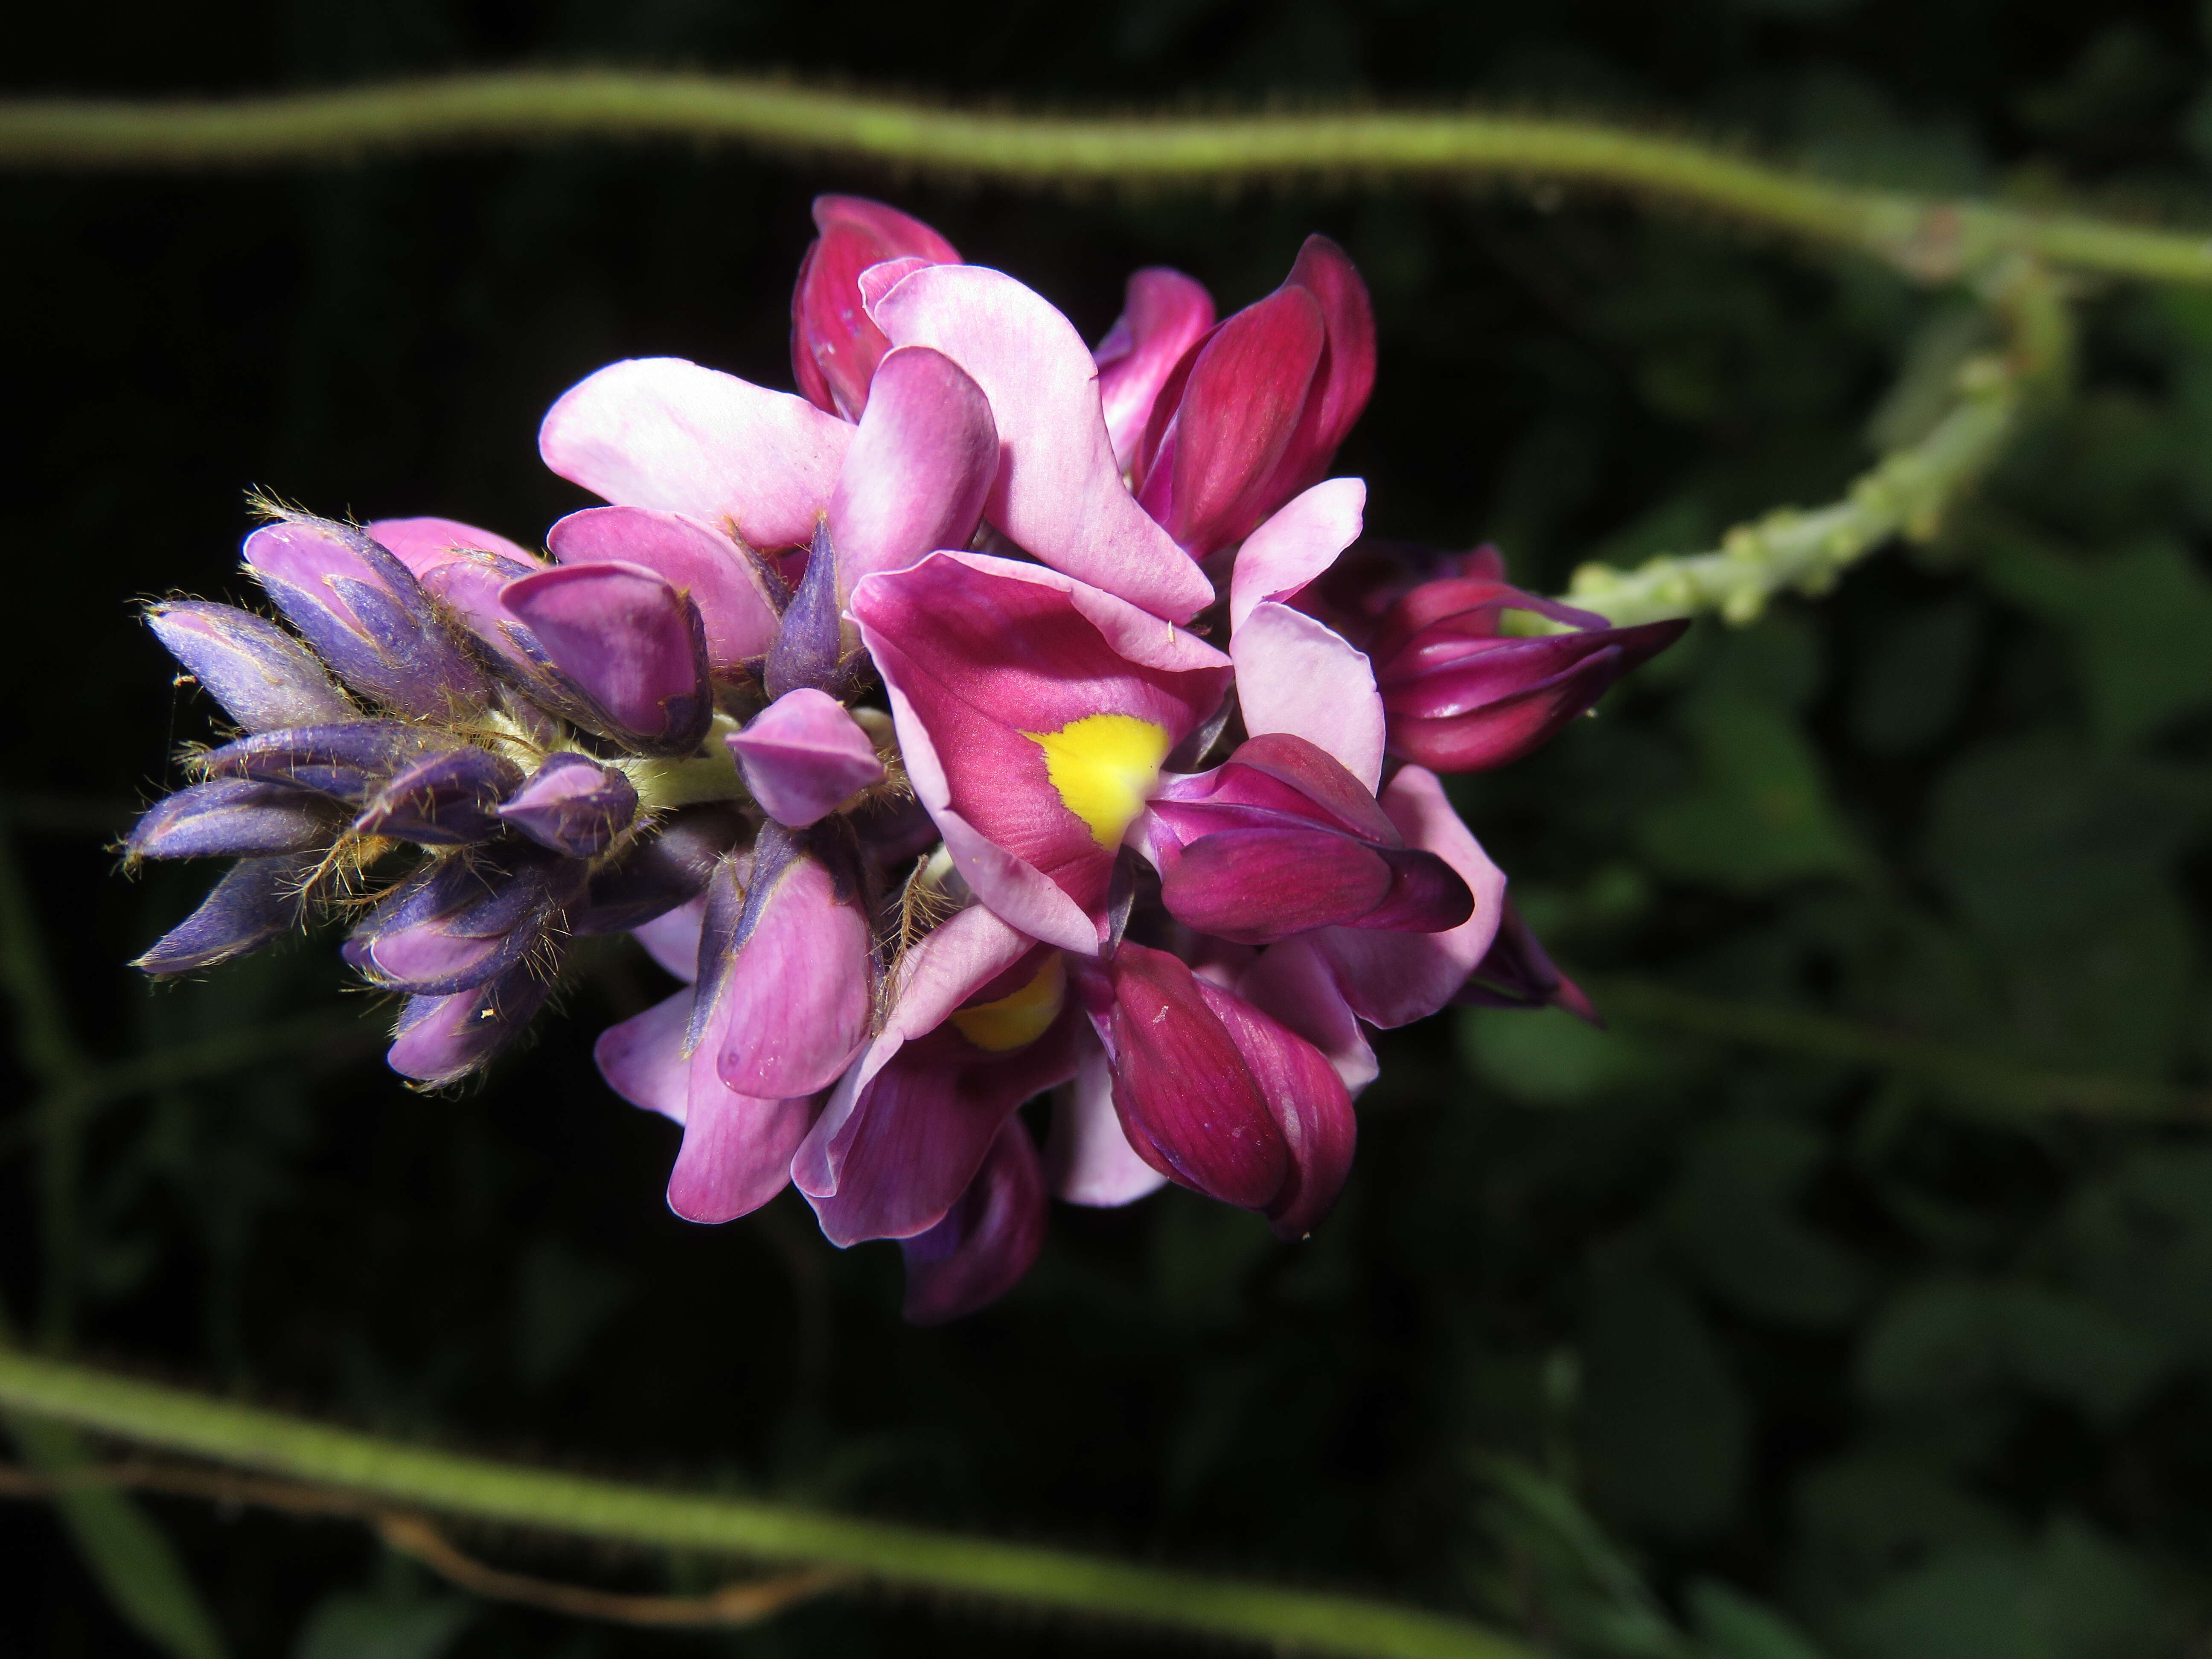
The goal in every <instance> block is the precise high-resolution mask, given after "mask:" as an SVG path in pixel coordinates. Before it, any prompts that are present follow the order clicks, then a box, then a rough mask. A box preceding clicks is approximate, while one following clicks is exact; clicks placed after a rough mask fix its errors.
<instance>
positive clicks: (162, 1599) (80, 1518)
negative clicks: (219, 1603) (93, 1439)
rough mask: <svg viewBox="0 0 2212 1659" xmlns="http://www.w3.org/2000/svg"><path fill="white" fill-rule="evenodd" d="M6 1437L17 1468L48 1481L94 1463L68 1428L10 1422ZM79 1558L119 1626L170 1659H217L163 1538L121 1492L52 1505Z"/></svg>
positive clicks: (204, 1613) (198, 1606)
mask: <svg viewBox="0 0 2212 1659" xmlns="http://www.w3.org/2000/svg"><path fill="white" fill-rule="evenodd" d="M7 1421H8V1429H9V1433H10V1434H12V1435H13V1436H14V1437H15V1443H16V1444H17V1445H18V1446H20V1447H21V1449H22V1452H23V1461H24V1462H27V1463H28V1464H29V1465H30V1466H31V1467H32V1468H35V1469H39V1470H42V1471H44V1472H45V1473H46V1474H59V1473H62V1472H64V1471H65V1470H69V1469H76V1468H84V1467H85V1466H86V1465H87V1464H89V1463H91V1462H93V1461H94V1459H93V1455H92V1453H91V1451H90V1449H88V1447H87V1446H86V1444H85V1441H84V1437H83V1436H82V1435H81V1434H79V1433H78V1432H77V1431H76V1430H75V1429H73V1428H70V1426H69V1425H66V1424H62V1423H51V1422H47V1421H45V1420H44V1419H40V1418H35V1417H22V1416H17V1415H15V1414H12V1413H11V1414H10V1415H9V1418H8V1419H7ZM53 1504H54V1508H55V1510H57V1511H58V1513H59V1515H60V1516H61V1521H62V1524H63V1526H64V1527H65V1528H68V1531H69V1534H70V1538H71V1539H72V1540H73V1541H75V1542H76V1547H77V1553H78V1554H80V1555H82V1557H83V1558H84V1563H85V1565H86V1566H87V1567H88V1568H90V1569H91V1571H92V1576H93V1577H94V1579H96V1580H97V1581H98V1582H99V1584H100V1589H101V1590H102V1591H103V1592H105V1593H106V1596H107V1600H108V1603H109V1605H111V1606H112V1607H114V1609H115V1611H116V1612H117V1613H118V1614H120V1615H121V1617H122V1619H123V1620H124V1622H125V1624H127V1625H129V1626H131V1628H132V1629H133V1630H135V1631H137V1632H138V1633H139V1634H140V1635H141V1636H143V1637H144V1638H146V1639H147V1641H149V1642H150V1643H152V1644H154V1645H155V1647H157V1648H159V1649H161V1650H162V1651H163V1652H164V1653H167V1654H171V1655H173V1656H174V1659H222V1654H223V1651H224V1650H223V1642H222V1634H221V1632H218V1631H217V1630H216V1624H215V1620H213V1619H212V1618H211V1617H210V1615H209V1613H208V1610H207V1605H206V1603H205V1602H204V1601H201V1599H200V1595H199V1592H198V1591H197V1589H194V1588H193V1586H192V1581H191V1577H190V1576H189V1575H188V1574H187V1573H186V1572H185V1566H184V1563H183V1562H182V1561H181V1560H180V1559H178V1555H177V1552H176V1547H175V1546H173V1544H171V1543H170V1542H169V1539H168V1534H166V1533H164V1532H163V1531H162V1530H161V1528H160V1527H159V1526H158V1525H156V1524H155V1522H154V1520H153V1518H152V1517H151V1516H149V1515H148V1514H147V1513H146V1511H145V1510H144V1509H143V1508H142V1507H141V1506H140V1505H139V1504H138V1502H137V1499H135V1498H132V1497H131V1496H130V1494H128V1493H127V1492H117V1491H115V1490H113V1489H112V1488H104V1487H100V1486H86V1487H80V1488H78V1489H76V1490H75V1491H71V1492H64V1493H62V1494H61V1495H60V1496H59V1497H58V1498H55V1499H54V1500H53Z"/></svg>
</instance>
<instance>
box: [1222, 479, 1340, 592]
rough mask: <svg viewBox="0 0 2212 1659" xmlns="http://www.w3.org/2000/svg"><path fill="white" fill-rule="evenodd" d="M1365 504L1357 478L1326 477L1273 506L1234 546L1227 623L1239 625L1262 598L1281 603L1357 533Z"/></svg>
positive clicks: (1324, 567) (1331, 561)
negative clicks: (1235, 560) (1235, 553)
mask: <svg viewBox="0 0 2212 1659" xmlns="http://www.w3.org/2000/svg"><path fill="white" fill-rule="evenodd" d="M1366 507H1367V483H1366V481H1365V480H1364V479H1362V478H1330V479H1328V480H1327V481H1326V482H1325V483H1317V484H1316V485H1315V486H1314V487H1313V488H1312V489H1309V490H1307V491H1306V492H1305V494H1304V495H1300V496H1298V497H1297V499H1296V500H1294V501H1290V502H1288V503H1286V504H1285V505H1284V506H1283V507H1279V508H1277V509H1276V511H1275V512H1274V513H1273V515H1272V516H1271V517H1269V518H1268V519H1267V521H1266V522H1265V523H1263V524H1262V525H1261V526H1260V527H1259V528H1258V529H1257V530H1255V531H1254V532H1252V533H1251V534H1250V535H1249V536H1247V537H1246V538H1244V544H1243V546H1242V547H1240V548H1238V549H1237V562H1236V567H1235V568H1234V569H1233V570H1232V572H1231V575H1230V579H1229V625H1230V627H1231V629H1239V628H1242V627H1243V626H1244V619H1245V618H1246V617H1249V616H1250V615H1251V614H1252V607H1253V606H1254V605H1258V604H1259V603H1260V602H1261V601H1262V600H1263V599H1280V600H1283V601H1284V602H1285V603H1288V602H1289V601H1291V600H1292V599H1296V598H1297V595H1298V593H1299V592H1301V591H1302V590H1303V589H1304V587H1305V586H1306V585H1307V584H1308V583H1310V582H1311V581H1312V580H1314V579H1315V578H1316V577H1317V576H1319V575H1320V574H1322V572H1323V571H1325V570H1327V569H1328V568H1329V567H1330V566H1331V565H1333V564H1334V563H1335V562H1336V561H1337V558H1338V556H1340V554H1342V553H1343V551H1344V550H1345V549H1346V548H1347V547H1349V546H1351V545H1352V543H1354V542H1356V541H1358V539H1359V532H1360V530H1361V528H1362V526H1363V525H1364V513H1365V511H1366Z"/></svg>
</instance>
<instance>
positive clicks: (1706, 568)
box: [1567, 260, 2073, 624]
mask: <svg viewBox="0 0 2212 1659" xmlns="http://www.w3.org/2000/svg"><path fill="white" fill-rule="evenodd" d="M1984 291H1985V294H1986V296H1987V298H1988V299H1989V301H1990V304H1991V306H1992V307H1994V309H1995V310H1996V313H1997V315H1998V317H1999V319H2001V320H2002V322H2003V323H2004V325H2005V327H2006V333H2007V336H2008V338H2007V341H2006V347H2005V349H2004V350H2003V351H2002V353H2001V354H1998V355H1994V356H1980V357H1975V358H1973V359H1972V360H1970V361H1969V362H1966V363H1965V364H1963V365H1962V366H1961V367H1960V370H1959V377H1958V401H1957V402H1956V404H1954V405H1953V407H1952V409H1951V410H1950V411H1949V412H1948V414H1946V415H1945V416H1943V418H1942V420H1940V421H1939V422H1936V426H1935V427H1934V428H1932V429H1931V430H1930V431H1929V434H1928V435H1926V436H1925V437H1923V438H1922V439H1921V440H1920V441H1918V442H1917V443H1915V444H1911V445H1909V446H1908V447H1905V448H1903V449H1900V450H1898V451H1896V452H1895V453H1892V454H1889V455H1886V456H1884V457H1883V458H1882V459H1881V461H1880V462H1878V463H1877V464H1876V465H1875V467H1874V469H1873V470H1872V471H1869V472H1868V473H1866V474H1864V475H1863V477H1860V478H1858V479H1857V481H1856V482H1855V483H1852V485H1851V487H1850V489H1849V491H1848V492H1846V494H1845V495H1844V499H1843V500H1841V501H1835V502H1832V503H1831V504H1830V505H1828V506H1826V507H1814V508H1812V509H1810V510H1805V509H1801V508H1798V507H1778V508H1777V509H1775V510H1774V511H1773V512H1771V513H1768V514H1766V515H1765V517H1764V518H1761V519H1759V520H1755V521H1753V523H1750V524H1743V525H1738V526H1736V527H1735V529H1733V530H1731V531H1729V532H1728V534H1727V535H1726V536H1724V537H1723V538H1722V539H1721V545H1720V547H1719V548H1718V549H1717V550H1715V551H1713V552H1710V553H1692V554H1673V553H1669V554H1662V555H1661V556H1658V557H1656V558H1653V559H1649V560H1646V561H1645V562H1644V563H1643V564H1641V565H1638V567H1637V568H1635V569H1633V570H1626V571H1624V570H1617V569H1615V568H1613V567H1612V566H1611V565H1606V564H1586V565H1584V566H1583V567H1582V568H1580V569H1579V570H1577V571H1576V572H1575V574H1574V580H1573V581H1572V582H1571V585H1570V587H1569V592H1568V595H1567V597H1568V599H1569V600H1570V601H1571V603H1572V604H1574V605H1579V606H1581V607H1582V608H1583V610H1586V611H1596V612H1597V613H1599V614H1600V615H1601V616H1603V617H1607V619H1609V620H1610V621H1612V622H1614V623H1624V624H1625V623H1646V622H1657V621H1660V620H1662V619H1663V618H1666V617H1688V616H1695V615H1697V614H1698V613H1699V612H1700V611H1719V612H1720V613H1721V615H1722V616H1723V617H1726V618H1727V619H1728V620H1729V622H1732V623H1749V622H1753V621H1755V620H1757V619H1758V617H1759V615H1760V614H1761V613H1762V612H1763V611H1765V608H1766V605H1767V602H1768V601H1769V600H1770V599H1772V598H1773V597H1774V596H1775V595H1776V594H1778V593H1782V592H1798V593H1805V594H1813V595H1817V594H1820V593H1824V592H1826V591H1827V590H1828V589H1829V588H1830V587H1832V586H1834V584H1835V582H1836V580H1837V578H1838V577H1839V576H1840V575H1841V574H1843V573H1844V570H1845V569H1846V568H1848V567H1849V566H1850V564H1851V563H1852V562H1855V561H1856V560H1858V559H1861V558H1863V557H1864V556H1866V555H1867V554H1869V553H1871V552H1873V551H1874V550H1875V549H1876V548H1878V547H1881V546H1882V545H1883V544H1886V543H1887V542H1888V541H1890V540H1891V539H1892V538H1894V537H1897V536H1900V535H1901V536H1905V537H1908V538H1911V539H1912V540H1914V541H1920V542H1925V541H1929V540H1932V539H1933V538H1935V536H1936V532H1938V531H1939V530H1940V529H1941V528H1942V524H1943V520H1944V517H1945V515H1946V514H1947V513H1948V512H1949V510H1950V508H1951V507H1953V506H1954V504H1955V503H1956V502H1957V501H1959V499H1960V497H1961V496H1963V495H1966V493H1967V492H1968V491H1970V490H1971V489H1972V488H1973V487H1974V486H1975V485H1976V484H1978V483H1980V482H1981V480H1982V478H1983V477H1984V476H1985V475H1986V474H1987V473H1988V471H1990V468H1991V467H1992V466H1994V465H1996V462H1997V459H1998V458H1999V457H2001V456H2002V454H2003V453H2004V452H2005V449H2006V447H2007V446H2008V445H2009V444H2010V443H2011V441H2012V440H2013V438H2014V437H2015V435H2017V434H2018V433H2019V431H2020V429H2021V425H2022V424H2023V422H2024V421H2025V419H2026V417H2027V415H2028V414H2029V412H2030V411H2031V410H2033V408H2034V407H2035V406H2036V404H2038V403H2039V401H2041V400H2043V399H2044V398H2045V397H2046V396H2047V394H2048V393H2049V392H2051V390H2052V388H2053V387H2055V386H2057V385H2058V384H2060V383H2062V382H2063V380H2064V379H2065V377H2066V374H2067V373H2068V371H2069V368H2070V365H2071V359H2072V355H2073V321H2072V318H2071V316H2070V314H2069V311H2068V308H2067V303H2066V300H2065V297H2064V295H2063V294H2062V292H2061V291H2060V289H2059V288H2058V285H2057V283H2056V282H2055V281H2054V280H2053V279H2052V278H2051V276H2050V275H2049V274H2048V273H2047V272H2046V271H2045V270H2042V268H2041V267H2039V266H2038V265H2037V264H2034V263H2033V262H2032V261H2028V260H2015V261H2010V262H2008V263H2007V264H2003V265H2002V266H2000V267H1997V268H1996V270H1993V271H1992V272H1991V273H1990V276H1989V277H1988V279H1987V280H1986V281H1985V282H1984Z"/></svg>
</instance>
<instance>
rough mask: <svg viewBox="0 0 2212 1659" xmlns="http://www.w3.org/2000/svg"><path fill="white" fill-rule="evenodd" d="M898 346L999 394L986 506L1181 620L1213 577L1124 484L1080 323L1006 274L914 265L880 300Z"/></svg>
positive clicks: (1038, 542)
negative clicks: (938, 356)
mask: <svg viewBox="0 0 2212 1659" xmlns="http://www.w3.org/2000/svg"><path fill="white" fill-rule="evenodd" d="M874 315H875V319H876V321H877V322H878V324H879V325H881V326H882V328H883V330H884V333H885V334H887V335H888V336H890V339H891V341H892V343H894V344H896V345H902V346H903V345H927V346H933V347H935V348H936V349H938V350H939V351H942V352H943V353H944V354H945V356H948V357H950V358H951V359H952V361H953V362H956V363H957V364H959V365H960V367H961V368H963V369H965V370H966V371H967V372H968V374H969V376H971V377H972V378H973V379H974V380H975V383H976V385H978V386H981V387H982V389H983V392H984V395H985V396H986V397H987V398H989V399H990V400H991V413H992V416H993V417H994V421H995V422H996V424H997V428H998V433H999V440H1000V464H999V471H998V477H996V479H995V480H994V482H993V483H992V486H991V494H990V498H989V501H988V504H987V507H986V508H985V511H986V513H987V514H988V516H989V518H990V520H991V521H992V522H993V523H994V524H995V525H997V526H999V528H1000V529H1001V530H1003V531H1005V532H1006V534H1007V535H1009V536H1011V537H1012V538H1013V539H1014V540H1015V541H1016V542H1017V543H1018V544H1020V545H1021V546H1022V547H1023V548H1024V549H1026V550H1028V551H1029V552H1030V553H1032V554H1034V555H1036V557H1038V558H1040V559H1042V561H1044V562H1045V563H1047V564H1048V565H1051V566H1052V567H1053V568H1055V569H1058V570H1064V571H1066V572H1067V573H1068V574H1070V575H1073V576H1076V577H1079V578H1080V579H1081V580H1085V581H1087V582H1091V583H1094V584H1096V585H1097V586H1099V587H1102V588H1104V589H1106V590H1107V591H1108V592H1112V593H1115V594H1118V595H1119V596H1120V597H1121V598H1122V599H1127V600H1128V601H1130V602H1131V603H1133V604H1135V605H1142V606H1144V607H1145V609H1146V610H1148V611H1152V612H1154V613H1155V614H1157V615H1158V616H1163V617H1169V618H1170V619H1172V620H1175V621H1182V620H1183V619H1184V618H1186V617H1190V616H1193V615H1194V614H1195V613H1196V612H1197V611H1200V609H1202V608H1203V607H1204V606H1205V605H1207V604H1209V603H1211V602H1212V598H1213V587H1212V583H1210V582H1209V581H1207V580H1206V577H1205V575H1204V574H1203V573H1201V572H1200V570H1199V569H1198V568H1197V567H1196V566H1195V565H1194V564H1193V563H1192V562H1191V561H1190V560H1189V559H1188V557H1187V556H1185V555H1184V554H1183V553H1182V550H1180V549H1178V548H1177V547H1176V544H1175V543H1174V542H1173V540H1171V539H1170V538H1169V536H1168V534H1167V533H1166V532H1164V531H1163V530H1162V529H1161V528H1160V526H1158V525H1157V524H1155V523H1154V522H1153V521H1152V518H1151V517H1150V515H1148V514H1147V513H1146V512H1145V510H1144V509H1143V508H1142V507H1139V506H1138V505H1137V501H1136V498H1135V497H1134V496H1133V495H1130V494H1129V491H1128V489H1127V486H1125V485H1124V484H1123V483H1122V482H1121V463H1120V462H1118V461H1117V460H1115V457H1114V443H1113V440H1112V439H1111V438H1110V437H1109V436H1108V435H1107V431H1106V421H1105V417H1104V416H1103V414H1102V413H1101V411H1100V406H1099V402H1098V386H1097V365H1096V364H1094V363H1093V362H1091V354H1090V352H1089V351H1088V350H1086V349H1085V348H1084V344H1083V339H1082V337H1081V336H1080V335H1079V334H1077V333H1076V331H1075V326H1074V325H1073V324H1072V323H1070V322H1069V321H1068V320H1067V319H1066V318H1065V317H1063V316H1061V315H1060V313H1059V312H1057V311H1055V310H1054V309H1053V307H1051V306H1050V305H1049V304H1048V302H1047V301H1045V300H1043V299H1042V297H1040V296H1039V295H1036V294H1033V293H1031V292H1030V290H1029V289H1026V288H1024V287H1023V286H1022V285H1021V284H1020V283H1018V282H1016V281H1014V279H1013V278H1012V277H1011V276H1006V275H1005V274H1003V273H1002V272H1000V271H995V270H985V269H983V268H981V267H980V266H975V265H933V266H931V267H929V268H928V269H927V270H916V271H914V272H912V273H911V274H909V275H908V276H907V277H906V278H905V279H904V280H903V281H902V282H900V283H898V285H897V286H896V287H895V288H893V289H891V290H890V292H889V293H887V294H885V295H884V296H883V298H882V300H881V301H878V304H877V306H876V307H875V312H874Z"/></svg>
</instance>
